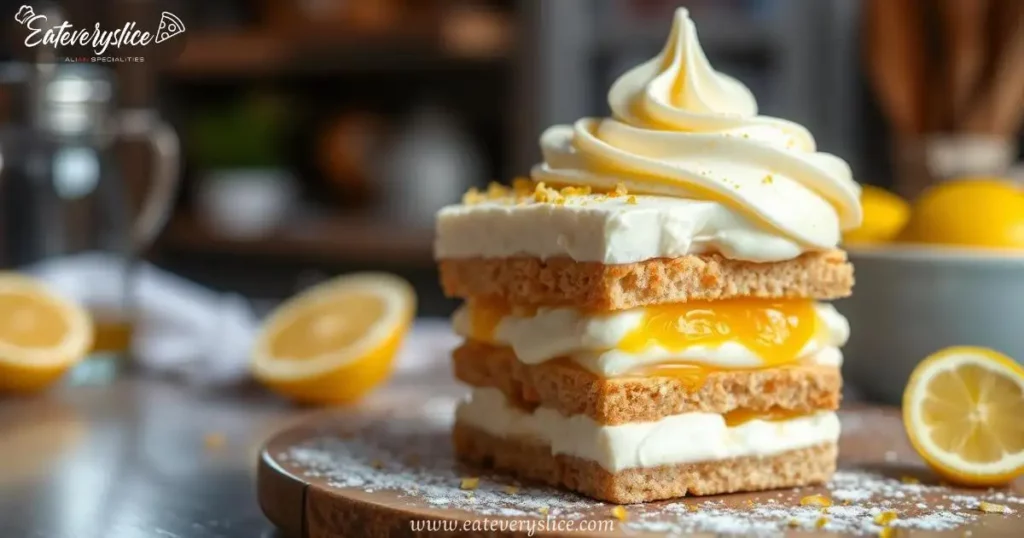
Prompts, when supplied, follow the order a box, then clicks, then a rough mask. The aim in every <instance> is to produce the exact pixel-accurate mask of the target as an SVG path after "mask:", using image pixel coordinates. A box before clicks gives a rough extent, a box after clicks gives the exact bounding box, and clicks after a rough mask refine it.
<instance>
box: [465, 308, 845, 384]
mask: <svg viewBox="0 0 1024 538" xmlns="http://www.w3.org/2000/svg"><path fill="white" fill-rule="evenodd" d="M814 309H815V313H816V314H817V316H818V318H819V319H820V320H821V321H822V323H823V326H824V329H825V330H824V331H823V332H822V334H821V335H819V336H818V337H816V338H813V339H811V340H810V341H809V342H808V343H807V344H806V345H805V346H804V348H803V349H802V350H801V352H800V353H799V355H798V357H797V359H798V360H800V361H802V362H810V363H813V364H824V365H829V366H840V365H841V364H842V354H841V353H840V351H839V349H838V348H840V347H842V346H843V345H844V344H846V340H847V339H848V338H849V335H850V326H849V323H848V322H847V321H846V318H844V317H843V315H842V314H840V313H839V312H837V311H836V309H835V307H833V306H832V305H830V304H828V303H817V304H815V308H814ZM643 321H644V309H643V308H634V309H630V310H622V311H617V312H607V313H592V312H591V313H588V312H581V311H579V310H576V309H572V308H541V309H539V310H538V311H537V312H536V314H534V315H532V316H506V317H504V318H502V320H501V321H500V322H498V325H497V327H496V328H495V331H494V340H493V343H494V344H496V345H503V346H509V347H511V348H512V350H513V351H514V352H515V354H516V357H517V358H518V359H519V360H520V361H522V362H523V363H526V364H539V363H542V362H544V361H548V360H551V359H554V358H558V357H569V358H570V359H572V360H573V361H575V362H576V363H578V364H579V365H581V366H583V367H584V368H586V369H587V370H589V371H591V372H593V373H595V374H598V375H601V376H605V377H612V376H619V375H622V374H624V373H626V372H628V371H629V370H631V369H633V368H637V367H640V366H649V365H653V364H659V363H665V362H676V361H686V362H689V363H694V364H703V365H706V366H714V367H720V368H757V367H759V366H763V365H764V360H763V359H762V358H761V357H760V356H758V354H757V353H756V352H755V351H753V350H751V349H749V348H748V347H746V346H744V345H743V344H741V343H739V342H724V343H722V344H720V345H717V346H703V345H696V346H691V347H688V348H686V349H684V350H679V351H676V350H671V349H666V348H663V347H660V346H656V345H652V346H648V347H647V348H645V349H643V350H641V351H639V352H627V351H622V350H618V349H615V348H616V346H617V345H618V344H619V342H621V341H622V339H623V338H625V337H626V335H628V334H629V333H630V332H632V331H633V330H635V329H637V328H638V327H640V326H641V324H642V323H643ZM452 325H453V326H454V328H455V332H456V333H457V334H459V335H460V336H462V337H465V338H472V337H473V336H474V335H473V333H472V327H471V325H472V324H471V321H470V315H469V307H468V306H463V307H461V308H460V309H459V310H458V311H456V313H455V315H454V316H453V319H452Z"/></svg>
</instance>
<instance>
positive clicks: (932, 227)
mask: <svg viewBox="0 0 1024 538" xmlns="http://www.w3.org/2000/svg"><path fill="white" fill-rule="evenodd" d="M900 239H902V240H905V241H910V242H918V243H931V244H942V245H959V246H973V247H987V248H1014V249H1016V248H1022V249H1024V191H1021V189H1020V188H1018V187H1017V186H1016V185H1014V184H1013V183H1011V182H1009V181H1002V180H998V179H961V180H954V181H948V182H944V183H940V184H938V185H936V186H934V187H931V188H930V189H928V190H927V191H925V192H924V194H922V195H921V197H920V198H919V199H918V200H917V201H916V202H915V204H914V207H913V211H912V212H911V217H910V223H909V224H908V225H907V227H906V229H905V230H904V232H903V233H902V234H901V237H900Z"/></svg>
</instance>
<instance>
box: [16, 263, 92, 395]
mask: <svg viewBox="0 0 1024 538" xmlns="http://www.w3.org/2000/svg"><path fill="white" fill-rule="evenodd" d="M92 337H93V328H92V319H91V318H90V317H89V313H88V312H87V311H86V310H85V309H84V308H82V307H81V306H80V305H78V304H77V303H75V302H73V301H70V300H68V299H66V298H64V297H61V296H59V295H57V294H55V293H53V292H52V291H50V290H49V289H47V288H46V285H45V284H43V283H42V282H40V281H38V280H35V279H33V278H30V277H27V276H24V275H20V274H16V273H0V391H4V392H30V391H34V390H38V389H41V388H43V387H46V386H47V385H49V384H51V383H53V382H54V381H56V380H57V379H58V378H60V377H61V376H62V375H63V374H64V372H65V371H66V370H67V369H68V368H70V367H71V366H72V365H73V364H75V363H76V362H78V361H79V360H81V359H82V358H83V357H85V356H86V354H87V353H88V352H89V349H90V347H91V346H92Z"/></svg>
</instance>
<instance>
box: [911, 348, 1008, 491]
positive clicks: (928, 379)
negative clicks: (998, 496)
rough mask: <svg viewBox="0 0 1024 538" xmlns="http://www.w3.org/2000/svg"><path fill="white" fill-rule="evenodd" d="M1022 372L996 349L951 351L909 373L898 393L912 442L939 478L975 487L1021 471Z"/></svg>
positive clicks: (941, 352) (937, 354)
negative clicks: (903, 388) (902, 390)
mask: <svg viewBox="0 0 1024 538" xmlns="http://www.w3.org/2000/svg"><path fill="white" fill-rule="evenodd" d="M1021 416H1024V367H1021V365H1020V364H1018V363H1017V362H1014V360H1013V359H1010V358H1009V357H1006V356H1004V355H1002V354H1000V353H998V352H996V351H993V350H991V349H985V348H978V347H951V348H947V349H944V350H942V351H939V352H938V353H935V354H933V355H931V356H929V357H928V358H926V359H925V360H924V361H923V362H921V364H919V365H918V366H917V368H915V369H914V373H913V374H911V376H910V381H909V382H908V384H907V388H906V389H905V390H904V392H903V423H904V427H905V428H906V430H907V435H908V436H909V437H910V442H911V444H912V445H914V448H915V449H916V450H917V452H918V453H919V454H920V455H921V457H922V458H924V460H925V461H926V462H928V464H929V465H931V467H932V468H933V469H935V471H936V472H937V473H939V474H940V475H942V476H943V477H944V478H946V479H947V480H949V481H951V482H955V483H958V484H965V485H972V486H994V485H1000V484H1006V483H1007V482H1009V481H1011V480H1013V479H1014V478H1015V477H1017V476H1020V475H1021V474H1022V473H1024V423H1022V422H1021V419H1020V417H1021Z"/></svg>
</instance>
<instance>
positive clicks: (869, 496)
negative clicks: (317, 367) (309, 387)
mask: <svg viewBox="0 0 1024 538" xmlns="http://www.w3.org/2000/svg"><path fill="white" fill-rule="evenodd" d="M453 403H454V402H453V400H451V399H447V398H434V399H431V400H430V401H428V402H421V403H420V404H418V405H415V406H410V408H407V409H402V410H393V411H392V412H390V413H389V414H388V416H387V417H386V420H382V419H381V418H380V417H377V418H375V419H374V420H373V421H369V420H362V421H361V422H360V423H355V422H345V421H341V420H339V421H338V423H337V424H334V425H332V426H331V427H329V428H325V429H324V431H323V434H322V435H321V436H318V437H316V438H314V439H311V440H309V441H307V442H304V443H302V444H300V445H297V446H294V447H290V448H288V449H287V450H284V451H283V453H281V454H277V456H278V458H279V460H280V461H281V462H282V464H283V465H284V466H285V467H287V468H289V469H290V470H292V471H293V472H296V473H299V474H302V475H305V476H306V477H310V478H319V479H321V480H323V481H326V483H328V484H329V485H330V486H332V487H336V488H349V489H352V490H354V491H362V492H379V491H383V490H387V491H392V492H396V493H397V494H398V500H399V502H402V503H406V504H407V505H409V506H410V507H419V508H428V509H429V508H435V509H447V510H456V511H460V512H462V513H463V516H462V517H465V516H472V515H478V516H490V517H495V516H504V517H513V518H524V517H531V518H539V519H543V518H550V517H553V518H560V519H583V518H588V519H595V518H600V519H607V518H608V517H609V513H610V506H609V505H607V504H605V503H600V502H597V501H593V500H590V499H586V498H583V497H580V496H577V495H574V494H571V493H565V492H561V491H559V490H555V489H553V488H547V487H534V486H529V485H523V484H518V483H516V482H514V481H512V480H510V479H509V478H507V477H503V476H500V475H487V474H484V475H482V476H480V480H479V482H478V483H477V482H475V481H474V482H472V484H473V485H474V487H473V488H472V489H461V488H460V484H461V485H463V486H465V484H466V482H465V481H463V480H462V479H463V478H466V477H469V476H477V475H476V473H477V472H478V471H477V470H474V469H469V468H465V467H462V466H461V465H460V464H458V463H457V462H456V461H454V459H453V458H452V454H451V444H450V441H449V431H450V426H451V411H452V405H453ZM510 486H512V487H510ZM811 494H821V495H823V496H825V497H827V498H829V499H831V501H832V502H833V503H834V504H833V505H832V506H829V507H824V508H823V507H818V506H801V505H800V499H801V498H802V497H804V496H807V495H811ZM982 501H985V502H992V503H1001V504H1003V505H1007V506H1011V505H1012V506H1011V508H1012V509H1014V510H1015V511H1016V512H1020V511H1021V506H1018V505H1024V498H1022V497H1019V496H1015V495H1013V494H1012V493H1008V492H1005V491H998V490H988V491H984V490H982V491H971V490H953V489H951V488H947V487H943V486H936V485H929V484H921V483H916V481H913V480H901V479H899V478H896V477H888V476H885V475H883V474H880V473H878V472H869V471H862V470H845V471H840V472H838V473H836V474H835V476H834V478H833V480H832V481H831V483H829V484H828V485H827V486H826V487H824V488H802V489H791V490H783V491H773V492H766V493H761V494H746V495H724V496H717V497H713V498H691V499H685V500H680V501H668V502H660V503H651V504H647V505H642V506H631V507H629V508H628V512H629V518H628V520H627V521H625V522H622V523H620V524H619V527H620V528H621V529H623V530H625V531H629V532H636V531H646V532H662V533H669V534H676V535H685V534H688V533H697V532H704V533H714V534H716V535H724V536H758V537H769V536H783V535H784V534H785V533H786V532H787V531H790V530H797V529H804V530H813V529H820V530H823V531H829V532H835V533H842V534H853V535H877V533H879V532H880V531H882V528H883V527H882V526H880V525H878V524H876V517H877V516H879V514H881V513H883V512H889V511H892V512H895V513H896V514H897V519H895V520H894V521H892V522H890V523H889V526H891V527H895V528H907V529H920V530H927V531H948V530H954V529H958V528H961V527H963V526H965V525H967V524H969V523H971V522H972V521H974V520H976V519H978V518H979V517H984V518H1002V517H1016V516H1011V515H1002V514H983V513H982V512H981V511H980V510H979V505H980V503H981V502H982Z"/></svg>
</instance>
